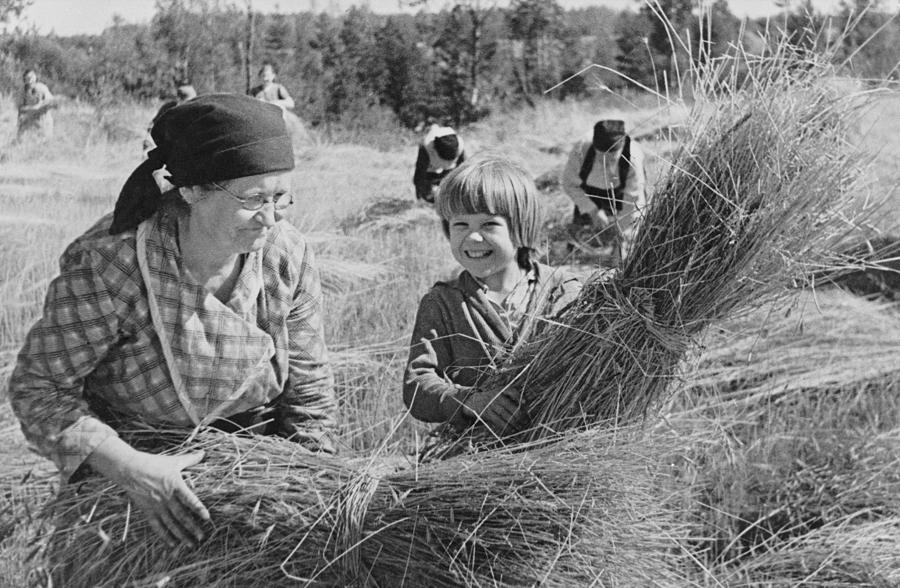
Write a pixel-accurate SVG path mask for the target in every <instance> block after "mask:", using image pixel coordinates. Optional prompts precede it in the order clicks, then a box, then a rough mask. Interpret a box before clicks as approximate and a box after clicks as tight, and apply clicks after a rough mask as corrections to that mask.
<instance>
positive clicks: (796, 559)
mask: <svg viewBox="0 0 900 588" xmlns="http://www.w3.org/2000/svg"><path fill="white" fill-rule="evenodd" d="M898 543H900V519H898V518H896V517H895V518H891V519H885V520H882V521H876V522H860V521H856V520H854V519H853V517H848V518H847V519H846V520H844V521H841V522H840V523H836V524H833V525H828V526H825V527H822V528H820V529H817V530H815V531H813V532H810V533H809V534H806V535H804V536H802V537H798V538H796V539H794V540H791V541H788V542H785V543H784V544H782V545H778V546H775V547H774V548H773V549H772V550H770V551H768V552H766V553H765V554H763V555H760V556H758V557H755V558H750V559H748V560H747V561H745V562H744V563H743V565H741V566H739V567H738V568H737V569H735V570H732V571H731V572H730V573H729V574H727V575H724V574H723V577H722V578H721V579H724V580H726V585H728V586H731V587H734V588H738V587H742V586H760V585H765V586H770V587H776V588H777V587H781V586H784V587H788V586H828V587H829V588H890V587H892V586H897V585H900V555H898V554H897V545H898Z"/></svg>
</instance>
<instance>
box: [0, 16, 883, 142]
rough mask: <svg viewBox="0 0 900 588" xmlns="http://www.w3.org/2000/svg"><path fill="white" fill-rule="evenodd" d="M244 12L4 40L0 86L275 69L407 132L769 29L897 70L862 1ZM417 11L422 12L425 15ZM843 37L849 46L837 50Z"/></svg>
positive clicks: (196, 78)
mask: <svg viewBox="0 0 900 588" xmlns="http://www.w3.org/2000/svg"><path fill="white" fill-rule="evenodd" d="M432 1H434V0H432ZM244 2H245V4H244V5H243V6H236V5H235V4H231V3H228V4H224V3H222V2H220V1H218V0H157V6H156V14H155V16H154V18H153V20H152V22H150V23H149V24H148V25H133V24H125V23H124V22H122V21H121V20H120V19H119V20H116V21H115V22H114V23H113V24H112V26H110V27H109V28H107V29H106V30H105V31H104V32H103V33H102V34H100V35H82V36H72V37H57V36H41V35H38V34H36V33H34V32H29V31H21V30H13V31H11V32H9V31H8V32H6V33H5V34H3V36H2V37H0V80H2V83H3V84H4V86H5V87H14V86H16V85H18V83H19V81H18V80H19V77H20V75H21V71H22V69H23V68H25V67H35V68H37V69H38V70H39V71H40V73H41V75H42V77H43V78H45V79H46V80H48V81H49V82H50V83H51V85H52V86H53V87H54V89H56V90H57V91H61V92H64V93H68V94H71V95H75V96H78V97H80V98H83V99H86V100H90V101H93V102H95V103H103V102H106V101H114V100H121V99H123V98H133V99H141V100H146V99H156V98H158V97H161V96H164V95H166V94H169V93H171V91H172V88H173V86H174V84H175V83H177V82H179V81H182V80H189V81H190V82H191V83H193V84H194V86H195V87H196V88H197V90H198V91H200V92H213V91H237V92H242V91H245V90H246V89H247V88H248V87H249V86H250V85H251V84H252V83H254V82H255V78H256V71H257V70H258V69H259V66H260V64H261V63H263V62H264V61H271V62H273V63H275V64H276V66H277V68H278V70H279V75H280V78H281V80H280V81H281V82H282V83H284V84H285V85H286V86H287V87H288V89H289V90H290V91H291V92H292V94H293V95H294V98H295V100H296V102H297V108H296V109H297V112H298V114H299V115H300V116H301V117H303V118H305V119H306V120H307V121H309V122H311V123H312V124H317V123H321V122H328V121H338V122H340V121H344V122H347V121H360V120H369V119H370V118H371V117H372V115H373V113H381V114H384V115H387V116H390V117H396V118H397V119H399V120H400V121H401V122H402V123H403V124H405V125H408V126H414V125H416V124H417V123H420V122H421V121H423V120H425V119H427V118H439V119H448V120H452V121H453V122H455V123H456V124H459V123H462V122H465V121H469V120H473V119H476V118H478V117H479V116H481V115H483V114H484V113H485V112H487V111H489V110H490V109H491V108H493V107H496V105H498V104H508V103H510V102H516V101H526V102H531V103H533V102H534V100H536V99H537V97H539V96H540V95H541V93H542V92H543V91H544V90H545V89H547V88H549V87H551V86H554V85H555V84H557V83H558V82H560V81H561V80H563V79H566V78H569V77H570V76H573V75H574V74H575V73H577V72H579V71H581V70H582V69H584V68H585V67H587V66H589V65H590V64H599V65H602V66H604V68H602V71H601V70H600V69H597V70H594V76H593V77H589V76H583V75H582V76H575V77H574V78H572V79H571V80H570V81H569V82H567V83H565V84H563V85H561V86H560V87H559V88H558V89H556V90H554V91H553V92H552V93H551V94H550V95H551V96H553V97H557V98H565V97H566V96H569V95H573V94H576V95H577V94H584V93H586V92H590V91H591V90H592V89H596V88H597V87H602V86H606V87H609V88H619V87H623V86H627V85H645V86H649V87H654V86H656V87H660V86H663V85H667V86H668V87H672V86H673V85H677V83H678V79H677V75H676V72H677V71H678V70H680V71H684V70H685V67H684V66H685V65H687V63H688V61H689V60H692V59H693V60H705V59H715V58H718V57H721V56H723V55H725V54H727V53H728V52H729V51H733V46H734V45H735V44H737V43H738V42H740V43H741V44H743V45H744V46H748V45H749V46H750V49H751V50H761V49H762V47H763V46H764V44H763V41H761V37H760V34H759V32H758V31H760V30H762V29H764V28H765V27H768V30H769V33H770V34H771V33H772V32H773V29H776V28H777V29H778V30H779V31H781V32H782V33H783V34H786V35H789V36H790V37H791V38H792V40H793V41H795V42H796V43H797V44H799V45H805V46H808V47H810V46H816V45H825V44H829V43H832V44H833V43H836V42H837V43H840V44H841V53H840V55H841V56H842V58H846V59H845V61H846V62H847V67H848V69H849V70H850V71H851V73H854V74H856V75H860V76H864V77H884V76H891V75H893V73H894V69H895V65H896V64H897V62H898V60H900V42H898V41H900V25H898V23H897V22H895V21H894V19H893V16H892V15H889V14H887V13H886V12H885V11H883V10H879V9H878V6H877V5H876V6H874V7H872V6H870V5H871V2H870V0H844V3H843V5H842V7H841V9H840V12H839V13H838V14H836V15H831V16H826V15H823V14H820V13H818V12H817V11H815V10H814V9H813V7H812V5H811V2H810V1H809V0H804V1H803V2H801V3H800V5H798V6H794V7H793V8H792V9H788V8H785V9H784V10H783V13H782V14H781V16H779V17H777V18H775V19H773V20H772V21H771V22H769V23H768V25H767V24H766V23H765V22H743V23H742V22H741V21H740V20H739V19H737V18H736V17H735V16H734V15H733V14H732V13H731V12H730V11H729V9H728V5H727V3H726V2H725V0H716V1H715V2H714V3H713V4H712V5H711V7H710V8H709V10H708V11H705V12H704V13H703V15H702V17H701V15H700V14H699V12H698V7H697V0H660V1H659V2H655V3H653V4H643V3H642V2H640V1H639V0H635V8H638V10H625V11H614V10H612V9H609V8H605V7H592V8H583V9H577V10H563V9H562V8H561V6H560V5H559V3H558V2H557V0H512V2H510V3H509V5H508V6H506V7H500V6H498V4H497V2H496V0H456V1H455V2H454V3H452V4H451V5H450V7H449V8H447V9H444V10H441V11H440V12H427V11H425V10H422V11H420V12H419V13H418V14H415V15H409V14H400V15H380V14H374V13H372V12H370V11H368V10H366V9H364V8H351V9H350V10H349V11H347V12H346V13H344V14H341V15H339V16H333V15H329V14H326V13H321V14H312V13H300V14H259V13H256V12H254V11H253V10H252V0H244ZM28 3H29V0H0V24H2V23H3V22H4V21H7V22H8V21H13V20H14V19H15V17H16V16H17V15H18V14H21V12H22V11H23V9H24V10H26V11H27V5H28ZM418 3H419V4H421V5H422V7H423V8H430V6H428V5H427V3H428V0H418ZM795 4H796V3H795ZM864 8H867V10H863V9H864ZM860 15H861V16H860ZM848 22H854V23H855V27H854V30H853V31H852V32H851V33H849V34H846V35H841V34H840V32H841V31H842V30H843V29H845V28H846V26H847V23H848ZM673 32H674V33H675V34H676V36H677V37H678V39H681V41H678V40H677V39H676V40H673V35H672V33H673ZM739 39H740V41H739ZM606 68H609V69H606ZM610 70H616V71H617V72H619V73H618V74H614V73H611V72H610Z"/></svg>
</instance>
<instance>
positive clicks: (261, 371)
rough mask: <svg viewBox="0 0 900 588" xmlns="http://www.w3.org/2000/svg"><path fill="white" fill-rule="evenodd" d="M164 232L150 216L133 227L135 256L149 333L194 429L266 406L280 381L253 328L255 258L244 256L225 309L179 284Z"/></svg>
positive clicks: (258, 275) (258, 279)
mask: <svg viewBox="0 0 900 588" xmlns="http://www.w3.org/2000/svg"><path fill="white" fill-rule="evenodd" d="M175 239H176V237H175V235H174V234H171V233H163V232H161V231H160V230H159V224H158V220H157V218H155V217H154V218H151V219H148V220H146V221H144V222H143V223H141V225H140V226H139V227H138V231H137V256H138V265H139V267H140V270H141V276H142V277H143V279H144V284H145V286H146V288H147V299H148V302H149V305H150V315H151V318H152V321H153V326H154V329H155V330H156V333H157V336H158V337H159V341H160V344H161V346H162V349H163V355H164V358H165V361H166V366H167V367H168V371H169V374H170V376H171V379H172V385H173V387H174V389H175V392H176V395H177V397H178V401H179V402H180V403H181V405H182V406H183V407H184V409H185V411H186V412H187V414H188V415H189V416H190V419H191V421H192V422H193V423H194V424H195V425H199V424H206V423H209V422H211V421H213V420H215V419H216V418H219V417H224V416H228V415H231V414H235V413H239V412H243V411H245V410H249V409H251V408H255V407H258V406H261V405H264V404H266V403H267V402H268V401H269V400H270V399H272V398H274V397H275V396H277V395H278V394H279V393H280V392H281V388H282V385H283V382H280V381H279V380H280V378H279V376H278V374H277V373H276V370H275V368H274V366H273V363H272V360H273V358H274V356H275V345H274V342H273V341H272V338H271V337H270V336H269V335H268V333H266V332H265V331H264V330H263V328H260V326H259V325H258V324H257V316H264V315H261V314H260V312H259V311H260V310H264V309H259V308H258V305H260V304H264V302H263V301H264V298H265V297H264V296H262V287H263V277H262V253H261V252H258V251H256V252H252V253H250V254H247V255H245V256H244V263H243V267H242V269H241V273H240V276H239V277H238V281H237V283H236V284H235V287H234V290H233V292H232V293H231V296H230V298H229V300H228V302H227V303H223V302H222V301H220V300H219V299H218V298H216V297H215V296H213V294H212V293H211V292H209V291H208V290H207V289H206V288H205V287H203V286H202V285H199V284H195V283H191V282H188V281H185V280H183V279H182V276H184V275H185V274H186V271H185V270H184V268H183V267H180V264H181V260H180V259H179V258H178V257H177V256H176V255H175V254H174V252H175V251H178V245H177V243H174V242H167V241H168V240H175Z"/></svg>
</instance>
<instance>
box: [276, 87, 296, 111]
mask: <svg viewBox="0 0 900 588" xmlns="http://www.w3.org/2000/svg"><path fill="white" fill-rule="evenodd" d="M275 103H276V104H278V106H280V107H282V108H293V107H294V99H293V98H291V95H290V94H289V93H288V91H287V88H285V87H284V86H282V85H281V84H279V85H278V100H277V101H276V102H275Z"/></svg>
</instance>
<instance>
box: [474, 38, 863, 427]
mask: <svg viewBox="0 0 900 588" xmlns="http://www.w3.org/2000/svg"><path fill="white" fill-rule="evenodd" d="M785 51H786V49H785ZM752 65H753V68H752V70H751V74H750V75H749V76H748V78H747V82H746V83H744V84H741V85H740V87H739V88H738V87H737V85H735V83H733V82H732V83H726V84H722V85H715V87H710V88H708V89H706V90H707V94H706V97H707V98H708V100H704V99H701V100H699V101H698V105H697V106H696V107H695V109H694V112H693V114H692V115H691V117H690V119H689V120H690V122H689V131H690V137H691V138H690V140H689V142H688V144H687V145H686V146H685V148H684V149H682V150H681V151H680V153H679V154H678V156H677V157H676V160H675V161H674V162H673V163H672V165H671V168H670V170H669V172H668V173H667V175H666V176H665V178H664V181H663V182H662V183H661V184H660V185H658V186H657V188H656V190H655V192H654V195H653V196H652V201H651V205H650V208H649V211H648V213H647V215H646V216H645V218H644V221H643V223H642V225H641V228H640V230H639V232H638V234H637V236H636V240H635V242H634V247H633V252H632V254H631V255H630V257H629V258H628V259H627V262H626V264H625V266H624V268H623V269H622V271H621V272H620V274H619V275H618V276H616V277H615V278H614V279H612V280H609V281H603V280H594V281H591V282H589V283H588V284H587V285H586V287H585V289H584V291H583V293H582V295H581V296H580V298H579V299H578V301H577V302H576V304H575V305H574V306H573V307H571V308H570V309H569V310H568V311H567V312H565V313H564V314H563V315H562V316H560V317H559V319H558V323H553V324H550V325H547V326H546V328H544V330H543V333H542V334H540V335H538V336H536V337H533V338H532V339H531V340H530V341H526V342H525V343H524V344H522V345H520V347H519V348H518V349H515V350H513V352H512V354H511V357H510V358H509V359H508V361H507V362H506V367H505V369H503V370H501V372H500V373H499V374H497V375H495V376H494V377H493V378H490V379H489V380H488V381H487V382H485V383H484V384H483V385H482V387H483V388H484V389H486V390H491V391H495V390H501V389H503V388H504V387H506V386H514V387H519V388H520V389H522V390H523V391H524V404H525V407H526V408H527V410H528V412H529V413H530V416H531V425H532V429H531V430H530V431H528V432H527V433H526V434H524V435H522V437H523V438H525V439H537V438H541V437H543V436H545V435H552V434H554V433H555V432H557V431H561V430H568V429H571V428H577V427H581V426H589V425H591V424H594V423H600V422H607V421H619V422H623V421H630V420H632V419H634V418H638V417H641V416H642V415H644V414H645V413H646V411H647V409H648V408H649V407H651V406H653V405H654V404H655V403H656V402H657V401H658V400H659V398H660V395H661V394H662V393H663V392H664V391H665V390H666V388H667V386H668V385H669V383H670V381H671V380H672V378H673V376H674V375H675V374H676V371H677V368H678V365H679V363H680V362H681V360H682V358H683V357H684V354H685V351H686V350H687V349H688V348H689V346H690V344H691V342H692V340H693V339H694V338H695V337H696V336H698V335H699V334H700V333H702V332H703V330H704V328H705V327H706V326H707V325H709V324H710V323H711V322H712V321H716V320H719V319H722V318H724V317H728V316H730V315H732V314H734V313H735V312H737V311H740V310H742V309H746V308H747V307H752V306H754V305H758V304H760V303H761V302H762V301H764V300H767V299H769V298H771V297H773V296H775V295H777V294H779V293H781V292H783V291H784V290H785V289H786V286H787V285H788V284H789V283H790V282H791V280H794V279H799V278H802V276H803V275H804V274H805V273H806V272H808V271H810V270H811V269H813V268H817V267H818V264H820V263H822V262H823V260H824V257H825V255H826V254H827V252H830V251H833V250H835V249H837V248H838V246H839V245H840V244H841V243H842V241H843V240H844V239H846V238H847V234H848V232H849V231H850V230H851V228H852V226H853V223H852V222H851V221H852V219H848V218H847V217H846V214H848V212H847V211H849V210H851V209H852V207H851V206H850V205H849V199H850V197H851V194H852V190H850V188H851V185H852V181H853V179H854V177H856V174H857V169H856V167H855V165H854V163H855V162H854V161H853V159H852V158H850V157H849V156H848V149H847V146H846V145H845V143H844V142H843V141H842V138H841V137H842V129H841V125H840V124H839V123H838V121H841V120H844V119H845V118H846V117H848V116H849V115H850V111H851V110H852V109H853V103H852V101H851V100H849V99H847V98H846V97H843V96H840V95H837V94H835V92H834V90H833V89H831V88H829V87H828V86H827V85H826V84H823V83H821V79H822V77H823V76H827V75H828V74H829V73H830V70H829V68H828V66H827V65H825V64H824V63H820V62H818V61H816V60H815V59H814V58H813V57H808V58H805V57H801V56H798V55H795V54H791V53H787V52H785V53H782V54H778V55H775V56H773V57H769V58H762V59H760V60H758V61H757V62H756V63H755V64H752ZM703 79H705V80H707V81H708V80H715V79H718V78H717V77H716V76H715V75H711V74H707V75H705V76H703ZM735 88H737V89H735Z"/></svg>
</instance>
